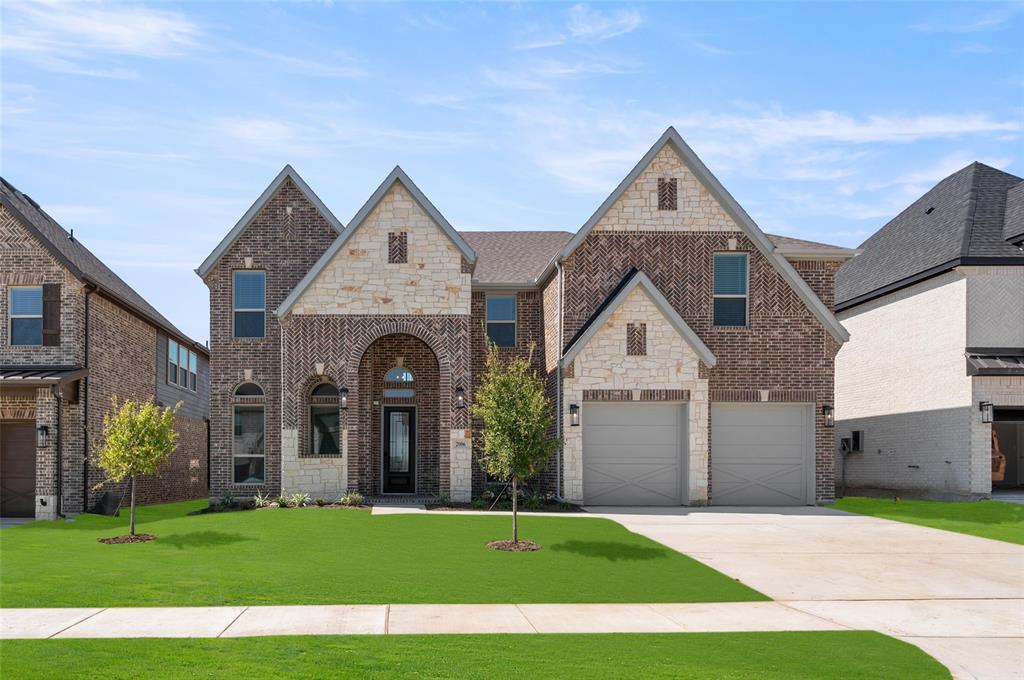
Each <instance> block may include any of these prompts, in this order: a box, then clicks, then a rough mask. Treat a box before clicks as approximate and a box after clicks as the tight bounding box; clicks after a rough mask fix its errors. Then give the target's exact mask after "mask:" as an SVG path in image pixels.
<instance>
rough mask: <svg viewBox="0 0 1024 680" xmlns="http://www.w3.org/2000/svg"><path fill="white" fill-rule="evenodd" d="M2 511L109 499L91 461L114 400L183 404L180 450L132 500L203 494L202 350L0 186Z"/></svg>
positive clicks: (87, 505)
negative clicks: (107, 413)
mask: <svg viewBox="0 0 1024 680" xmlns="http://www.w3.org/2000/svg"><path fill="white" fill-rule="evenodd" d="M0 320H2V322H3V333H0V456H2V460H0V479H2V494H0V505H2V507H0V515H2V516H4V517H36V518H38V519H55V518H57V517H60V516H67V515H73V514H76V513H79V512H82V511H84V510H89V509H92V508H93V507H94V506H95V505H96V504H97V503H98V502H99V501H100V500H101V499H103V498H104V495H105V494H109V496H106V498H107V499H112V500H113V501H114V502H115V503H116V502H117V501H118V500H120V498H121V497H122V495H123V493H124V491H125V485H122V486H120V487H115V486H113V485H110V484H107V485H104V486H103V487H101V488H99V489H96V488H94V487H96V485H98V484H100V483H101V482H103V481H104V479H105V476H104V474H103V472H102V471H101V470H99V469H98V468H97V467H96V466H95V464H94V463H93V462H92V461H91V460H90V458H91V457H92V454H91V449H92V445H93V443H94V442H95V441H98V440H99V439H100V437H101V436H102V428H103V415H104V413H106V412H108V411H109V409H110V403H111V398H112V397H113V396H115V395H116V396H117V397H118V398H120V399H129V398H131V399H142V400H146V399H156V400H157V401H158V402H159V403H162V404H164V405H167V406H170V405H173V404H175V403H177V402H179V401H180V402H182V407H181V409H180V411H179V412H178V415H177V416H176V419H175V429H176V430H177V432H178V434H179V440H178V449H177V451H176V452H175V453H174V454H172V456H171V458H170V460H169V461H168V462H167V463H166V464H165V466H164V467H163V469H162V470H161V472H160V473H159V474H157V475H155V476H152V477H148V478H142V479H139V480H138V488H137V490H136V496H137V500H138V501H139V502H141V503H156V502H166V501H173V500H181V499H186V498H197V497H205V496H206V495H207V474H208V473H207V430H208V425H207V413H208V409H207V403H208V401H207V400H208V394H209V372H208V366H209V352H208V351H207V349H206V348H205V347H204V346H203V345H200V344H199V343H197V342H195V341H193V340H191V339H190V338H189V337H188V336H186V335H185V334H184V333H182V332H181V331H180V330H178V329H177V328H176V327H175V326H174V324H172V323H171V322H170V321H168V320H167V319H166V318H164V317H163V316H162V315H161V314H160V313H159V312H158V311H157V310H156V309H154V308H153V307H152V305H150V304H149V303H148V302H146V301H145V300H144V299H143V298H142V297H141V296H140V295H139V294H138V293H136V292H135V291H134V290H132V288H131V287H130V286H129V285H128V284H126V283H125V282H124V281H123V280H121V279H120V278H119V277H118V276H117V274H115V273H114V272H113V271H111V270H110V269H109V268H108V267H107V266H106V265H104V264H103V263H102V262H100V260H99V259H97V258H96V256H95V255H93V254H92V253H91V252H89V250H88V249H87V248H86V247H85V246H84V245H82V243H81V242H80V241H79V240H78V239H77V238H75V236H74V234H73V233H69V232H67V231H65V230H64V229H63V228H62V227H61V226H60V225H59V224H57V222H56V221H54V220H53V218H51V217H50V216H49V215H47V214H46V212H45V211H43V209H42V208H40V207H39V205H38V204H37V203H36V202H35V201H33V200H32V199H31V198H29V197H28V196H27V195H25V194H23V193H21V192H20V191H18V190H17V189H16V188H14V187H13V186H12V185H11V184H10V183H8V182H7V181H6V180H3V179H0Z"/></svg>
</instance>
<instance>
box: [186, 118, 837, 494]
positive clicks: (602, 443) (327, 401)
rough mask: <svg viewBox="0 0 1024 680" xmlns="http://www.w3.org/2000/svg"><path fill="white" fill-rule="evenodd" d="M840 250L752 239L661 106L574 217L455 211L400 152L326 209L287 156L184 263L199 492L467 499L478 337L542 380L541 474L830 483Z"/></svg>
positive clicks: (472, 475)
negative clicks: (462, 215)
mask: <svg viewBox="0 0 1024 680" xmlns="http://www.w3.org/2000/svg"><path fill="white" fill-rule="evenodd" d="M854 254H855V251H851V250H848V249H843V248H837V247H833V246H827V245H823V244H817V243H811V242H808V241H800V240H797V239H790V238H785V237H771V238H769V237H767V236H766V235H765V234H764V233H762V232H761V231H760V230H759V229H758V228H757V226H756V225H755V224H754V223H753V221H752V220H751V219H750V217H749V216H748V215H747V214H746V213H745V212H744V211H743V209H742V208H741V207H740V206H739V205H738V204H737V203H736V201H735V200H734V199H733V198H732V197H731V196H730V195H729V194H728V192H727V191H726V190H725V189H724V188H723V187H722V186H721V185H720V184H719V183H718V181H717V180H716V179H715V178H714V176H713V175H712V174H711V173H710V172H709V171H708V169H707V168H706V167H705V166H704V165H703V163H701V161H700V160H699V159H698V158H697V157H696V156H695V155H694V154H693V152H692V151H691V150H690V148H689V147H688V146H687V145H686V144H685V142H683V140H682V139H681V138H680V137H679V135H678V133H676V131H675V130H674V129H671V128H670V129H669V130H667V131H666V132H665V134H664V135H663V136H662V137H661V139H659V140H658V142H657V143H656V144H655V145H654V146H653V147H652V148H651V150H650V151H649V152H648V153H647V154H646V155H645V156H644V158H643V159H641V160H640V162H639V163H638V165H637V166H636V167H635V168H634V169H633V171H632V172H631V173H630V174H629V175H628V176H627V177H626V178H625V179H624V180H623V182H622V183H621V184H620V186H619V187H618V188H617V189H616V190H615V191H614V192H613V193H612V194H611V196H609V197H608V199H607V200H606V201H605V202H604V204H602V206H601V207H600V208H599V209H598V211H597V212H596V213H595V214H594V215H593V216H592V217H591V218H590V220H589V221H587V223H586V224H585V225H584V226H583V227H582V228H581V229H580V230H579V231H578V232H577V233H576V234H575V235H574V234H571V233H568V232H550V231H547V232H529V231H523V232H458V231H456V230H455V229H454V228H453V227H452V226H451V225H450V224H449V223H448V221H447V220H446V219H445V218H444V217H443V216H442V215H441V213H440V212H438V210H437V209H436V208H435V207H434V206H433V205H432V204H431V203H430V201H429V200H427V198H426V197H425V196H424V195H423V193H422V192H421V191H420V190H419V188H417V187H416V185H415V184H414V183H413V182H412V180H410V179H409V177H408V176H407V175H406V174H405V173H404V172H403V171H402V170H401V169H400V168H396V169H395V170H394V171H393V172H392V173H391V174H390V175H389V176H388V177H387V178H386V179H385V180H384V182H383V183H381V185H380V186H379V187H378V188H377V190H376V191H375V192H374V193H373V194H372V195H371V196H370V198H369V199H368V200H367V202H366V204H365V205H363V207H362V208H360V210H359V211H358V212H357V213H356V215H355V216H354V217H353V219H352V220H351V221H350V222H349V224H348V226H347V227H342V225H341V223H340V222H339V221H338V220H337V219H336V218H335V217H334V216H333V215H332V214H331V212H330V211H329V210H328V209H327V208H326V206H324V205H323V203H322V202H321V201H320V200H319V199H318V198H317V197H316V195H315V194H314V193H313V192H312V190H310V188H309V187H308V186H307V185H306V184H305V182H303V180H302V179H301V178H300V177H299V176H298V175H297V174H296V173H295V171H294V170H293V169H292V168H291V167H290V166H287V167H285V168H284V170H282V172H281V173H280V174H279V175H278V177H277V178H276V179H275V180H274V181H273V182H272V183H271V184H270V186H269V187H268V188H267V189H266V190H265V191H264V192H263V194H262V195H261V196H260V197H259V199H258V200H257V201H256V203H254V204H253V206H252V207H251V208H250V209H249V210H248V211H247V212H246V214H245V215H244V216H243V217H242V219H241V220H239V222H238V223H237V224H236V225H235V227H234V228H233V229H232V230H231V231H230V232H229V233H228V234H227V235H226V236H225V238H224V239H223V241H222V242H221V243H220V244H219V245H218V246H217V248H216V249H215V250H214V251H213V252H212V253H211V254H210V256H209V257H208V258H207V259H206V260H205V261H204V262H203V264H202V265H201V266H200V267H199V268H198V269H197V273H198V274H199V275H200V276H201V277H202V278H203V280H204V281H205V282H206V284H207V286H208V287H209V288H210V308H211V309H210V321H211V442H212V443H211V480H210V481H211V494H212V495H213V496H219V495H223V494H227V493H231V494H232V495H234V496H248V495H253V494H255V493H257V492H258V493H265V494H267V493H269V494H276V493H281V492H287V493H290V492H297V491H303V492H307V493H310V494H311V495H313V496H322V497H325V498H329V497H335V496H337V495H338V494H340V493H341V492H343V491H345V490H357V491H359V492H361V493H363V494H364V495H367V496H377V495H390V494H411V495H419V496H428V495H435V494H438V493H446V494H449V495H450V496H451V497H452V498H453V499H454V500H456V501H468V500H469V499H470V498H471V497H473V496H475V495H477V494H479V493H481V492H482V491H483V490H484V488H485V485H486V483H487V480H486V479H485V477H484V475H483V473H482V472H481V470H480V467H479V465H477V464H476V462H475V461H474V458H475V457H477V456H479V453H480V451H479V437H476V438H474V437H473V432H474V430H476V431H477V432H478V431H479V427H480V423H479V422H474V421H473V419H472V418H471V417H470V409H469V407H470V405H471V404H472V401H473V393H474V390H475V387H476V385H477V384H478V381H479V380H480V377H481V375H482V371H483V361H484V356H485V352H486V348H487V344H488V341H491V342H494V343H495V344H496V345H498V347H499V351H500V352H502V353H503V354H505V355H506V356H509V355H520V356H530V355H531V352H532V361H533V364H534V366H535V367H536V368H537V370H538V372H540V373H541V375H542V376H544V377H545V379H546V380H547V385H548V389H549V393H550V396H551V398H552V402H553V404H554V405H555V409H556V416H557V419H556V420H557V428H556V431H555V432H553V433H552V434H560V435H561V436H562V437H564V442H565V443H564V449H563V450H562V451H560V452H559V454H558V456H557V457H556V458H555V459H554V460H552V462H551V464H550V465H549V466H548V469H546V470H545V471H544V472H543V474H542V475H541V477H540V486H541V487H542V488H543V489H545V490H547V491H550V492H553V493H556V494H558V495H559V496H560V497H563V498H565V499H567V500H569V501H572V502H576V503H587V504H633V505H681V504H693V505H702V504H706V503H708V502H711V501H712V500H713V501H714V502H715V503H718V504H766V505H800V504H805V503H815V502H820V501H827V500H829V499H831V498H832V496H833V491H834V483H833V468H832V465H833V457H832V453H833V444H832V436H831V430H830V429H828V428H827V424H826V419H827V418H830V417H831V405H832V381H833V358H834V356H835V353H836V351H837V350H838V349H839V347H840V345H841V344H842V342H844V341H845V340H846V337H847V336H846V332H845V330H844V329H843V328H842V326H840V325H839V323H838V322H837V321H836V319H835V318H834V317H833V315H832V313H831V311H830V306H831V304H832V298H833V289H832V286H833V275H834V273H835V271H836V270H837V269H838V267H839V266H840V264H841V263H842V262H843V261H844V260H846V259H848V258H850V257H852V256H853V255H854Z"/></svg>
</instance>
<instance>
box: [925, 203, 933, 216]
mask: <svg viewBox="0 0 1024 680" xmlns="http://www.w3.org/2000/svg"><path fill="white" fill-rule="evenodd" d="M934 210H935V206H934V205H933V206H929V208H928V209H927V210H925V211H924V214H925V215H931V214H932V212H933V211H934Z"/></svg>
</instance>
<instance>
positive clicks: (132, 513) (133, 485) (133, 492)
mask: <svg viewBox="0 0 1024 680" xmlns="http://www.w3.org/2000/svg"><path fill="white" fill-rule="evenodd" d="M130 514H131V520H130V521H129V526H130V527H131V528H130V529H129V530H128V534H129V535H130V536H134V535H135V475H132V510H131V513H130Z"/></svg>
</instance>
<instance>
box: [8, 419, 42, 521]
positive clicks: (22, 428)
mask: <svg viewBox="0 0 1024 680" xmlns="http://www.w3.org/2000/svg"><path fill="white" fill-rule="evenodd" d="M35 487H36V440H35V427H34V425H33V424H32V423H16V422H5V423H2V424H0V516H3V517H32V516H33V515H34V514H35V491H36V489H35Z"/></svg>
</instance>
